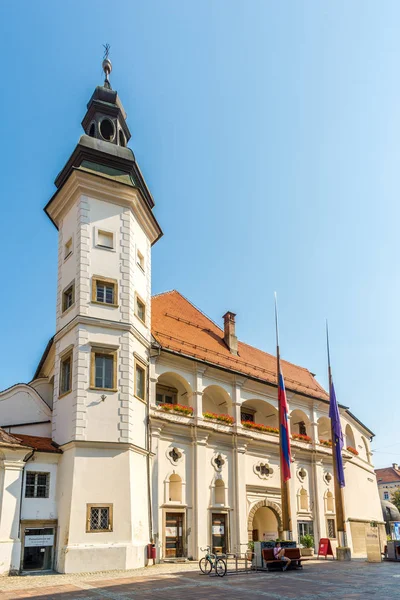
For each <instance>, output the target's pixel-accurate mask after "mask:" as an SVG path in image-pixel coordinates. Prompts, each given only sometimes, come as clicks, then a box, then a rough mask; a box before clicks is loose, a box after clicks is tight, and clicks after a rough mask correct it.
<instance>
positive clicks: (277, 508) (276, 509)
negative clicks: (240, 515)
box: [247, 499, 283, 541]
mask: <svg viewBox="0 0 400 600" xmlns="http://www.w3.org/2000/svg"><path fill="white" fill-rule="evenodd" d="M264 506H265V507H266V508H270V509H271V510H272V512H273V513H274V515H275V517H276V520H277V522H278V532H279V537H280V538H281V537H282V536H283V528H282V510H281V507H280V506H279V504H277V503H276V502H272V500H267V499H265V500H260V501H259V502H257V503H256V504H255V505H254V506H253V508H252V509H251V510H250V512H249V516H248V518H247V533H248V536H249V541H252V539H253V519H254V515H255V514H256V512H257V511H258V509H259V508H262V507H264Z"/></svg>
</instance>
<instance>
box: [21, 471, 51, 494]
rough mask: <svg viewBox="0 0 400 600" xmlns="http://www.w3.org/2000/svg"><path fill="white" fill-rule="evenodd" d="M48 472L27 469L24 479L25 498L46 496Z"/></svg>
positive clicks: (48, 479)
mask: <svg viewBox="0 0 400 600" xmlns="http://www.w3.org/2000/svg"><path fill="white" fill-rule="evenodd" d="M49 487H50V473H36V472H34V471H27V473H26V481H25V498H48V497H49Z"/></svg>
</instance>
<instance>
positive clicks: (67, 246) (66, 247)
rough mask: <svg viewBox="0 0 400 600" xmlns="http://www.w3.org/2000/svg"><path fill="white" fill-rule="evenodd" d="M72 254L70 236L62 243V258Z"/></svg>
mask: <svg viewBox="0 0 400 600" xmlns="http://www.w3.org/2000/svg"><path fill="white" fill-rule="evenodd" d="M71 254H72V238H70V239H69V240H68V242H67V243H66V244H65V245H64V260H66V259H67V258H68V256H71Z"/></svg>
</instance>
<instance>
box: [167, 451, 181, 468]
mask: <svg viewBox="0 0 400 600" xmlns="http://www.w3.org/2000/svg"><path fill="white" fill-rule="evenodd" d="M166 456H167V458H168V460H169V462H170V463H171V464H173V465H177V464H178V463H180V462H182V460H183V452H182V450H179V448H176V447H175V446H174V447H173V448H167V451H166Z"/></svg>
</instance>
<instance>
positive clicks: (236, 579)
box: [0, 560, 400, 600]
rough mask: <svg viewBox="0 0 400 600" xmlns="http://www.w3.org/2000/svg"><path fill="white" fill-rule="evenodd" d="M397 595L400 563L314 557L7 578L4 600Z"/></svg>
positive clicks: (384, 598)
mask: <svg viewBox="0 0 400 600" xmlns="http://www.w3.org/2000/svg"><path fill="white" fill-rule="evenodd" d="M374 597H376V598H378V599H379V600H389V599H390V600H397V599H398V598H399V597H400V563H381V564H368V563H366V562H364V561H360V560H359V561H352V562H351V563H338V562H336V561H335V562H333V561H330V562H328V561H324V560H321V561H319V562H317V561H310V562H308V563H307V564H306V565H305V566H304V569H303V570H302V571H287V572H286V573H262V572H258V573H249V574H239V575H227V576H225V577H223V578H219V577H208V576H207V575H202V574H201V573H200V572H199V569H198V567H197V565H196V564H188V565H184V564H179V565H157V566H155V567H149V568H147V569H138V570H136V571H123V572H122V571H113V572H110V571H108V572H107V573H86V574H80V575H40V576H33V575H32V576H25V577H7V578H3V579H1V580H0V600H11V599H12V600H14V599H17V598H30V599H31V600H32V599H38V600H39V599H41V600H74V599H75V598H76V599H79V600H103V599H104V600H150V599H151V600H154V599H157V598H164V599H168V600H186V599H187V598H190V600H253V599H254V600H274V599H276V600H293V599H294V598H295V599H297V598H304V599H307V600H325V599H333V600H341V599H342V598H349V599H356V600H357V599H361V598H363V599H364V600H365V598H374Z"/></svg>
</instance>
